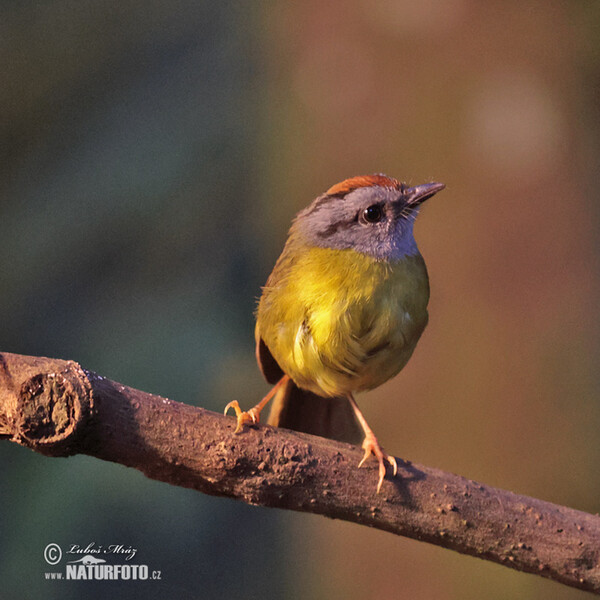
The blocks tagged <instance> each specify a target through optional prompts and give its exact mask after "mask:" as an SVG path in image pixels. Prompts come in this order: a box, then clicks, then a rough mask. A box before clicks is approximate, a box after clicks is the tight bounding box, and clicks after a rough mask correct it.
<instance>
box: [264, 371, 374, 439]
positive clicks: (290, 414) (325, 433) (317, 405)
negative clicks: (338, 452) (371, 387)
mask: <svg viewBox="0 0 600 600" xmlns="http://www.w3.org/2000/svg"><path fill="white" fill-rule="evenodd" d="M267 422H268V424H269V425H274V426H276V427H285V428H286V429H293V430H295V431H303V432H304V433H311V434H313V435H320V436H321V437H327V438H331V439H332V440H338V441H340V442H348V443H350V444H360V443H361V441H362V439H363V437H364V432H363V431H362V429H361V427H360V425H359V423H358V421H357V420H356V417H355V416H354V411H353V410H352V406H351V405H350V402H349V401H348V400H347V398H343V397H340V398H323V397H321V396H317V395H316V394H313V393H312V392H308V391H306V390H302V389H300V388H299V387H298V386H297V385H296V384H295V383H294V382H293V381H292V380H291V379H288V380H287V381H286V382H285V383H284V384H283V385H282V386H281V387H280V388H279V390H277V393H276V394H275V397H274V398H273V400H272V405H271V413H270V415H269V420H268V421H267Z"/></svg>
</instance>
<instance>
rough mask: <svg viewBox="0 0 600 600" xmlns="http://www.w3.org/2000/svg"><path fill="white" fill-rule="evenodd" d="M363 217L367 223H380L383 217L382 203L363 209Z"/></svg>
mask: <svg viewBox="0 0 600 600" xmlns="http://www.w3.org/2000/svg"><path fill="white" fill-rule="evenodd" d="M361 217H362V220H363V221H365V222H366V223H379V221H381V220H382V219H383V209H382V208H381V204H371V206H368V207H367V208H365V210H363V212H362V215H361Z"/></svg>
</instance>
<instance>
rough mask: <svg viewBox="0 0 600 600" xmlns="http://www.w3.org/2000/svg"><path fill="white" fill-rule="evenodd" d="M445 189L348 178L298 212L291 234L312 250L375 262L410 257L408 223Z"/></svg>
mask: <svg viewBox="0 0 600 600" xmlns="http://www.w3.org/2000/svg"><path fill="white" fill-rule="evenodd" d="M444 187H445V186H444V184H443V183H425V184H423V185H418V186H415V187H408V186H407V185H405V184H404V183H401V182H399V181H398V180H396V179H393V178H391V177H387V176H385V175H363V176H359V177H352V178H350V179H346V180H344V181H342V182H340V183H337V184H336V185H334V186H333V187H331V188H329V189H328V190H327V192H326V193H325V194H323V195H322V196H319V197H318V198H317V199H316V200H314V201H313V202H312V204H310V205H309V206H308V207H307V208H305V209H304V210H302V211H301V212H300V213H298V215H297V216H296V219H295V220H294V224H293V225H292V229H291V231H290V234H291V235H294V234H299V235H300V236H301V237H302V239H303V240H305V241H306V242H308V243H309V244H311V245H314V246H319V247H322V248H333V249H338V250H344V249H353V250H355V251H357V252H361V253H363V254H367V255H369V256H372V257H373V258H376V259H377V260H397V259H400V258H403V257H404V256H412V255H414V254H417V252H418V250H417V245H416V242H415V239H414V235H413V223H414V220H415V218H416V216H417V214H418V212H419V207H420V206H421V204H422V203H423V202H424V201H425V200H427V199H428V198H431V196H433V195H434V194H436V193H437V192H439V191H440V190H442V189H443V188H444Z"/></svg>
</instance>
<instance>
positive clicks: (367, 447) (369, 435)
mask: <svg viewBox="0 0 600 600" xmlns="http://www.w3.org/2000/svg"><path fill="white" fill-rule="evenodd" d="M346 397H347V398H348V400H349V401H350V404H351V405H352V410H354V414H355V415H356V418H357V419H358V422H359V423H360V426H361V427H362V429H363V431H364V432H365V439H364V441H363V444H362V447H363V450H364V451H365V454H364V456H363V457H362V460H361V461H360V462H359V463H358V467H359V468H360V467H362V465H363V464H364V462H365V461H366V460H367V458H369V456H370V455H371V454H373V456H375V458H376V459H377V461H378V462H379V480H378V482H377V493H378V494H379V490H381V485H382V484H383V480H384V478H385V461H386V460H387V461H388V462H389V463H390V465H391V466H392V469H393V472H394V476H395V475H396V473H397V472H398V463H397V462H396V459H395V458H394V457H393V456H390V455H389V454H388V453H387V452H386V451H385V450H384V449H383V448H382V447H381V446H380V445H379V442H378V441H377V438H376V437H375V434H374V433H373V430H372V429H371V428H370V427H369V425H368V423H367V420H366V419H365V417H364V416H363V414H362V412H361V411H360V408H358V404H356V400H354V396H353V395H352V394H348V395H347V396H346Z"/></svg>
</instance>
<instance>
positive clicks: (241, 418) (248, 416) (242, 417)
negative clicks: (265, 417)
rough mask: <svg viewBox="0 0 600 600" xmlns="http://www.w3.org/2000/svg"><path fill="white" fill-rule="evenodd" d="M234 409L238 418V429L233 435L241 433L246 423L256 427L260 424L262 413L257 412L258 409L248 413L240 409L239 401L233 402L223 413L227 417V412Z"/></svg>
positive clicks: (252, 409)
mask: <svg viewBox="0 0 600 600" xmlns="http://www.w3.org/2000/svg"><path fill="white" fill-rule="evenodd" d="M230 408H233V410H234V411H235V416H236V417H237V427H236V428H235V431H234V432H233V433H239V432H240V431H241V430H242V429H243V428H244V425H245V424H246V423H248V424H249V425H255V424H256V423H258V420H259V416H260V412H259V411H257V410H256V407H254V408H251V409H250V410H248V411H244V410H242V409H241V408H240V405H239V403H238V401H237V400H232V401H231V402H230V403H229V404H228V405H227V406H226V407H225V410H224V411H223V414H224V415H226V414H227V411H228V410H229V409H230Z"/></svg>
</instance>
